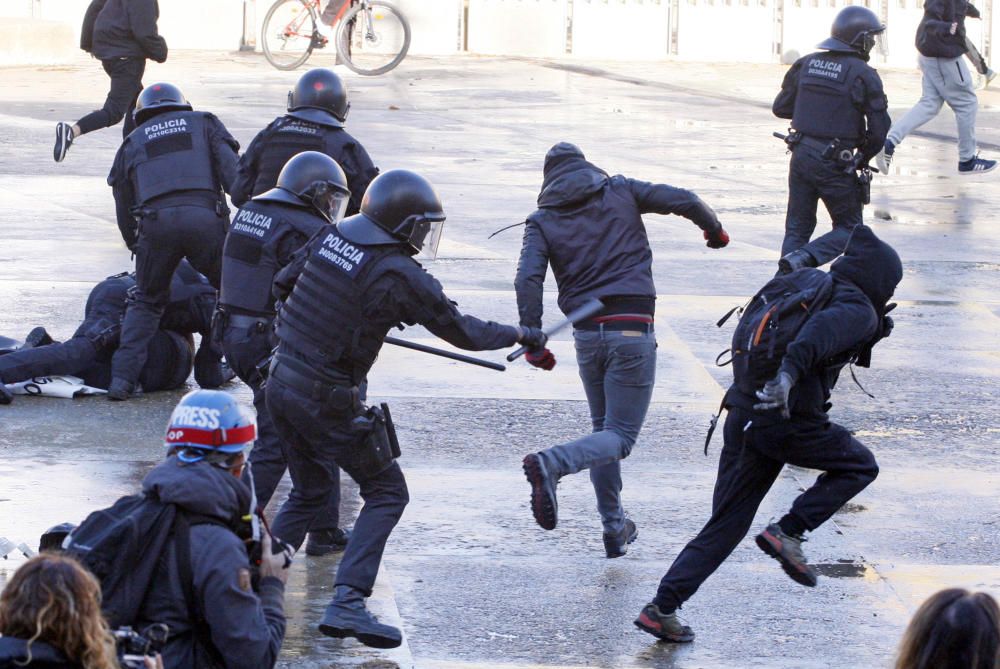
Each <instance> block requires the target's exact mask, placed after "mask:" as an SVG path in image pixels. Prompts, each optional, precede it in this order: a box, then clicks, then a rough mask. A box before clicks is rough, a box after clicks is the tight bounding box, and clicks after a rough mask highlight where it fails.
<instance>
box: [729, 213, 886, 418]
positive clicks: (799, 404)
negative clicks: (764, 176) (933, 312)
mask: <svg viewBox="0 0 1000 669" xmlns="http://www.w3.org/2000/svg"><path fill="white" fill-rule="evenodd" d="M830 274H832V275H833V294H832V295H831V297H830V301H829V302H828V303H827V305H826V306H825V307H824V308H823V309H821V310H820V311H819V312H817V313H816V315H815V316H813V317H812V318H810V319H809V320H808V321H806V323H805V325H804V326H803V327H802V329H801V330H800V331H799V333H798V335H796V337H795V340H794V341H793V342H792V343H791V344H789V345H788V350H787V352H786V353H785V357H784V358H783V359H782V362H781V371H782V372H786V373H788V374H789V375H791V377H792V379H793V380H794V381H795V386H794V387H793V388H792V394H791V397H790V399H789V404H790V405H791V410H792V414H793V416H794V415H796V414H797V415H805V416H813V417H820V418H823V417H825V415H826V411H827V409H828V407H827V402H828V401H829V399H830V391H831V390H832V389H833V387H834V385H835V384H836V383H837V378H838V377H839V375H840V370H841V369H843V367H844V365H845V364H846V363H847V362H848V361H849V360H850V358H851V356H852V354H855V353H857V352H858V351H859V350H860V349H861V348H863V347H864V346H865V345H866V344H868V343H870V342H872V341H873V340H875V339H876V338H877V337H878V336H879V334H880V332H881V331H882V316H883V314H884V313H885V305H886V303H887V302H888V301H889V299H890V298H891V297H892V295H893V293H894V292H895V290H896V286H897V285H898V284H899V282H900V281H901V280H902V278H903V265H902V263H901V262H900V260H899V255H898V254H897V253H896V251H895V250H894V249H893V248H892V247H891V246H889V245H888V244H886V243H885V242H883V241H881V240H880V239H879V238H878V237H876V236H875V233H874V232H872V229H871V228H869V227H868V226H865V225H859V226H857V227H856V228H854V232H853V233H852V234H851V239H850V240H849V241H848V243H847V248H846V249H845V250H844V255H842V256H841V257H840V258H838V259H837V260H836V261H834V263H833V265H831V267H830ZM740 395H741V394H740V393H739V392H738V391H737V390H736V386H733V389H732V395H731V400H733V404H737V405H738V406H743V407H744V408H750V407H751V406H752V405H753V403H754V402H755V401H756V400H755V399H754V398H751V397H748V396H745V395H744V396H742V397H740ZM772 413H774V412H772Z"/></svg>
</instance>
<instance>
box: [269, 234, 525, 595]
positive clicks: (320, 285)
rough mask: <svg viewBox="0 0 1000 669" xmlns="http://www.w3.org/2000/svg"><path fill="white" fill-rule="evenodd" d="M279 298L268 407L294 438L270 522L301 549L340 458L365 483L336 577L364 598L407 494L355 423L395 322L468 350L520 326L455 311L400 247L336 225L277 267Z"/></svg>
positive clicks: (397, 473) (495, 342)
mask: <svg viewBox="0 0 1000 669" xmlns="http://www.w3.org/2000/svg"><path fill="white" fill-rule="evenodd" d="M275 295H276V296H277V297H278V298H279V299H281V300H284V305H283V307H282V308H281V310H280V311H279V313H278V318H277V329H276V333H277V336H278V348H277V353H276V355H275V359H274V362H273V363H272V365H271V375H270V378H269V379H268V382H267V388H266V397H267V408H268V410H269V411H270V412H271V416H272V418H273V419H274V422H275V427H277V429H278V432H279V434H280V435H281V436H282V438H283V439H284V440H285V443H286V444H287V446H288V452H287V455H288V468H289V471H290V472H291V476H292V483H293V491H292V493H291V495H290V496H289V498H288V501H287V502H285V504H284V506H282V508H281V512H280V513H279V514H278V517H277V518H276V519H275V521H274V526H273V530H274V533H275V534H276V535H277V536H279V537H281V538H282V539H284V540H285V541H287V542H289V543H291V544H292V545H293V546H295V547H298V546H299V545H300V544H301V543H302V540H303V538H304V536H305V533H306V531H307V529H308V528H309V527H310V525H311V524H312V523H313V519H314V518H315V517H316V516H317V515H318V514H320V513H322V512H323V509H324V505H325V502H326V499H327V495H328V493H329V490H330V488H331V486H332V485H333V484H334V481H335V477H334V475H333V473H332V468H333V465H334V464H336V465H339V466H340V467H341V468H342V469H343V470H344V471H346V472H347V473H348V474H349V475H350V476H351V478H353V479H354V480H355V481H357V482H358V484H359V485H360V488H361V497H362V499H363V500H364V502H365V504H364V507H363V508H362V510H361V513H360V515H359V516H358V519H357V521H356V522H355V524H354V530H353V532H352V534H351V539H350V541H349V542H348V544H347V550H346V551H345V553H344V557H343V558H342V559H341V562H340V566H339V568H338V570H337V577H336V582H335V585H338V586H349V587H351V588H354V589H356V590H359V591H361V592H363V593H364V594H365V596H368V595H370V594H371V591H372V586H373V585H374V583H375V576H376V574H377V573H378V567H379V563H380V562H381V559H382V552H383V550H384V548H385V542H386V540H387V539H388V537H389V534H390V533H391V531H392V528H393V527H395V525H396V523H397V522H398V521H399V518H400V516H401V515H402V513H403V509H404V508H405V506H406V504H407V502H408V501H409V495H408V492H407V489H406V481H405V480H404V478H403V472H402V470H401V469H400V468H399V465H398V464H397V463H396V462H394V461H393V462H390V463H388V464H384V465H383V466H384V468H382V467H381V466H380V467H374V468H373V467H370V466H366V464H365V463H363V462H362V461H361V460H362V459H363V457H364V455H365V454H366V452H367V449H366V448H364V444H365V437H366V434H365V432H364V431H361V430H359V427H360V426H359V423H358V421H356V420H355V419H357V418H359V417H362V415H363V414H364V413H365V409H364V405H363V404H362V402H361V400H360V398H359V391H358V388H357V384H358V383H360V382H362V381H363V380H364V379H365V378H366V376H367V374H368V370H369V368H370V367H371V366H372V364H373V363H374V362H375V358H376V356H377V355H378V353H379V350H380V349H381V348H382V343H383V340H384V338H385V336H386V334H387V333H388V331H389V329H390V328H392V327H393V326H395V325H397V324H401V323H405V324H407V325H414V324H417V323H419V324H421V325H423V326H424V327H426V328H427V329H428V330H430V331H431V332H432V333H433V334H435V335H437V336H438V337H441V338H442V339H445V340H446V341H448V342H451V343H452V344H454V345H455V346H458V347H460V348H465V349H471V350H482V349H496V348H502V347H505V346H511V345H513V344H514V343H515V342H516V341H517V339H518V334H519V332H518V329H517V328H515V327H511V326H506V325H499V324H497V323H493V322H484V321H481V320H479V319H477V318H474V317H472V316H467V315H463V314H461V313H459V311H458V309H457V308H456V307H455V305H454V304H453V303H452V302H451V301H449V300H448V298H447V297H446V296H445V294H444V292H443V290H442V288H441V284H440V283H438V282H437V280H435V279H434V278H433V277H432V276H431V275H430V274H428V273H427V272H426V271H425V270H424V269H423V268H421V266H420V265H419V264H418V263H417V262H416V261H415V260H413V258H411V257H410V256H409V255H407V254H406V252H405V251H404V247H403V246H402V245H388V246H363V245H360V244H354V243H352V242H351V241H349V240H348V239H347V238H346V237H345V236H344V235H342V234H341V233H340V230H339V227H338V228H330V229H329V230H328V231H327V230H322V231H321V232H320V233H319V234H317V235H316V236H314V237H313V238H312V239H311V240H310V241H309V243H307V244H306V246H304V247H303V248H302V249H301V250H300V251H299V252H298V253H297V254H296V256H295V258H294V260H293V261H292V263H291V264H290V265H289V266H288V267H286V268H285V269H284V270H282V271H281V272H280V273H279V274H278V277H277V279H276V281H275ZM373 469H374V470H378V471H373Z"/></svg>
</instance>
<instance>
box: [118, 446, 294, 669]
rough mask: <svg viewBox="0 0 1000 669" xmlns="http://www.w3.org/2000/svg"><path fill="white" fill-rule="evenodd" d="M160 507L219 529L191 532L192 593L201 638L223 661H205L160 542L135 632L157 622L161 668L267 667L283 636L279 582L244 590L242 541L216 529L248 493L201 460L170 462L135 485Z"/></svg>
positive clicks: (171, 556) (172, 562) (240, 508)
mask: <svg viewBox="0 0 1000 669" xmlns="http://www.w3.org/2000/svg"><path fill="white" fill-rule="evenodd" d="M142 489H143V492H144V493H147V494H148V493H154V494H156V495H158V496H159V498H160V500H162V501H163V502H166V503H168V504H176V505H177V506H178V507H180V508H181V509H183V510H185V511H187V512H189V513H191V514H197V515H200V516H208V517H211V518H214V519H216V520H218V521H219V523H221V524H215V523H202V524H195V525H192V527H191V571H192V575H193V577H194V584H193V586H194V589H193V591H194V595H195V598H196V599H197V603H196V605H197V606H198V607H199V608H200V611H201V615H202V617H203V618H204V621H205V622H204V623H203V624H205V625H206V626H207V627H208V630H207V632H208V635H207V636H209V637H210V638H211V640H212V644H213V645H214V646H215V649H216V650H217V651H218V653H219V655H220V656H221V658H222V662H223V663H221V664H220V663H219V662H218V661H215V660H213V659H212V657H211V656H210V654H209V653H208V652H207V651H206V650H205V649H204V648H203V647H202V645H201V643H200V642H199V640H198V636H197V635H196V634H195V632H194V630H193V627H192V626H193V625H194V624H196V623H194V622H193V616H192V614H191V612H190V611H189V610H188V604H187V601H186V598H185V596H184V588H183V586H182V584H181V575H180V569H179V567H178V564H177V555H176V546H175V545H174V544H173V543H170V544H168V546H167V550H165V551H164V554H163V555H162V556H161V558H160V563H159V565H158V567H157V572H156V575H155V576H154V578H153V583H152V585H151V586H150V590H149V593H147V596H146V600H145V602H144V603H143V606H142V610H141V611H140V614H139V620H138V621H137V624H136V628H137V629H143V628H145V627H146V626H148V625H150V624H152V623H165V624H166V625H167V626H169V627H170V632H171V638H170V640H169V641H168V642H167V645H166V647H165V648H164V649H163V664H164V666H166V667H199V668H206V667H209V668H211V669H271V667H273V666H274V663H275V661H276V660H277V658H278V653H279V652H280V651H281V643H282V641H283V640H284V637H285V615H284V608H283V607H284V589H285V588H284V585H283V584H282V583H281V581H279V580H278V579H276V578H273V577H271V578H262V579H261V581H260V592H259V594H257V593H254V592H253V591H252V590H251V589H250V578H249V571H248V565H249V558H248V556H247V551H246V548H245V546H244V544H243V541H242V540H241V539H240V538H239V537H237V536H236V534H235V533H234V532H232V531H231V530H229V529H228V528H227V527H224V526H223V525H225V524H230V523H234V522H236V521H237V520H238V519H239V518H240V517H241V516H243V515H244V514H246V513H247V510H248V509H249V507H250V490H249V488H248V487H247V486H246V484H244V483H243V482H242V481H240V480H239V479H237V478H236V477H235V476H233V475H232V474H230V473H229V472H228V471H226V470H223V469H218V468H216V467H213V466H212V465H210V464H208V463H206V462H204V461H202V462H197V463H193V464H184V463H181V462H180V461H178V460H177V458H175V457H171V458H169V459H167V461H166V462H163V463H162V464H160V465H158V466H157V467H156V468H155V469H153V470H152V471H151V472H150V473H149V474H148V475H147V476H146V479H145V480H144V481H143V483H142Z"/></svg>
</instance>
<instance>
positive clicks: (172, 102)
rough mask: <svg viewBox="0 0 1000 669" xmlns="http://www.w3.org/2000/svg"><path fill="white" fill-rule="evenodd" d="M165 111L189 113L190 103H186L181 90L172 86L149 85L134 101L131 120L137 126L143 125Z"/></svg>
mask: <svg viewBox="0 0 1000 669" xmlns="http://www.w3.org/2000/svg"><path fill="white" fill-rule="evenodd" d="M166 111H191V103H190V102H188V101H187V98H185V97H184V94H183V93H181V89H179V88H177V87H176V86H174V85H173V84H167V83H163V82H161V83H158V84H150V85H149V86H146V87H145V88H144V89H142V93H139V98H138V99H137V100H136V101H135V111H134V112H132V118H133V119H135V122H136V123H137V124H139V123H145V122H146V121H148V120H149V119H151V118H153V117H154V116H156V115H157V114H159V113H162V112H166Z"/></svg>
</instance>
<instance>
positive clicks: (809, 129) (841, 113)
mask: <svg viewBox="0 0 1000 669" xmlns="http://www.w3.org/2000/svg"><path fill="white" fill-rule="evenodd" d="M803 61H804V62H803V63H802V68H801V69H800V70H799V87H798V90H797V92H796V94H795V111H794V114H793V116H792V127H793V128H794V129H795V130H798V131H799V132H801V133H804V134H806V135H810V136H812V137H819V138H823V139H835V138H836V139H840V140H841V141H844V142H847V143H848V144H852V145H854V146H858V145H860V144H861V141H862V138H863V137H864V135H865V118H864V114H863V113H862V111H861V110H860V109H858V108H857V107H855V106H854V102H853V101H852V99H851V87H852V85H853V84H854V82H855V80H856V79H858V78H859V77H861V76H862V75H863V74H864V72H865V70H866V69H869V68H868V65H867V64H866V63H865V62H864V61H862V60H861V58H860V57H858V56H855V55H852V54H846V53H836V52H826V51H819V52H817V53H814V54H811V55H809V56H805V57H804V58H803Z"/></svg>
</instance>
